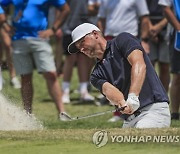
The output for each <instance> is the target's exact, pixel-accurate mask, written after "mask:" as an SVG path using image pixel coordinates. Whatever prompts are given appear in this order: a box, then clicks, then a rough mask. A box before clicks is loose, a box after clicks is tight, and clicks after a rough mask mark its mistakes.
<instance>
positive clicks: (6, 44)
mask: <svg viewBox="0 0 180 154" xmlns="http://www.w3.org/2000/svg"><path fill="white" fill-rule="evenodd" d="M6 15H7V14H6ZM4 27H5V28H3V29H1V32H0V33H1V38H0V39H1V43H2V44H1V51H2V52H1V55H0V63H1V64H2V63H3V62H2V58H3V51H5V53H6V62H7V64H8V69H9V75H10V85H11V86H12V87H14V88H15V89H19V88H21V84H20V82H19V80H18V78H17V77H16V72H15V68H14V65H13V61H12V43H11V35H12V27H11V26H9V24H8V22H6V23H4ZM3 49H4V50H3Z"/></svg>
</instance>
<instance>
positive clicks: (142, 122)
mask: <svg viewBox="0 0 180 154" xmlns="http://www.w3.org/2000/svg"><path fill="white" fill-rule="evenodd" d="M72 40H73V42H72V43H71V44H70V45H69V46H68V51H69V53H76V52H79V51H80V52H82V53H84V54H85V55H87V56H89V57H91V58H97V63H96V65H95V67H94V69H93V71H92V73H91V79H90V80H91V83H92V84H93V86H95V87H96V88H97V89H99V90H100V91H101V93H102V94H103V95H104V96H105V97H106V98H107V99H108V100H109V101H110V102H112V103H113V104H114V105H117V106H118V107H124V106H126V108H125V109H124V111H122V115H121V117H122V118H123V119H124V124H123V127H124V128H128V127H134V128H162V127H169V126H170V111H169V105H168V102H169V100H168V96H167V95H166V91H165V89H164V87H163V86H162V83H161V82H160V80H159V78H158V76H157V74H156V72H155V70H154V68H153V66H152V65H151V62H150V60H149V58H148V56H147V55H146V53H145V52H144V49H143V48H142V46H141V44H140V41H139V40H138V39H137V38H136V37H134V36H132V35H131V34H129V33H125V32H124V33H121V34H120V35H118V36H117V37H116V38H114V39H113V40H111V41H106V40H105V39H104V37H103V36H102V33H101V31H100V30H99V28H98V27H96V26H95V25H93V24H89V23H84V24H81V25H79V26H78V27H76V28H75V29H74V30H73V31H72Z"/></svg>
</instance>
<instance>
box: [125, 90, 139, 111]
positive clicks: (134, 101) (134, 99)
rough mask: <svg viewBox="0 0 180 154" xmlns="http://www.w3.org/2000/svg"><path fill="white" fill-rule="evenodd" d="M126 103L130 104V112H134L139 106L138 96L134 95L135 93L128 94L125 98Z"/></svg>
mask: <svg viewBox="0 0 180 154" xmlns="http://www.w3.org/2000/svg"><path fill="white" fill-rule="evenodd" d="M126 104H127V105H129V106H130V108H131V109H132V112H135V111H136V110H137V109H138V108H139V106H140V102H139V98H138V96H136V94H134V93H130V94H128V99H127V100H126Z"/></svg>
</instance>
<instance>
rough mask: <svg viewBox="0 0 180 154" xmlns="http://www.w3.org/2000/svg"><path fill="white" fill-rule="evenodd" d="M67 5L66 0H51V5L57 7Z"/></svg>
mask: <svg viewBox="0 0 180 154" xmlns="http://www.w3.org/2000/svg"><path fill="white" fill-rule="evenodd" d="M65 3H66V0H51V4H52V5H54V6H55V7H59V6H63V5H64V4H65Z"/></svg>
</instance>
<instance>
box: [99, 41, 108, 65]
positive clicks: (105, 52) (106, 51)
mask: <svg viewBox="0 0 180 154" xmlns="http://www.w3.org/2000/svg"><path fill="white" fill-rule="evenodd" d="M110 46H111V41H107V43H106V50H105V51H104V55H103V59H104V58H105V57H106V55H107V53H108V51H109V50H108V49H109V48H110ZM103 59H102V60H103ZM102 60H100V59H98V58H97V63H99V62H101V61H102Z"/></svg>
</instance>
